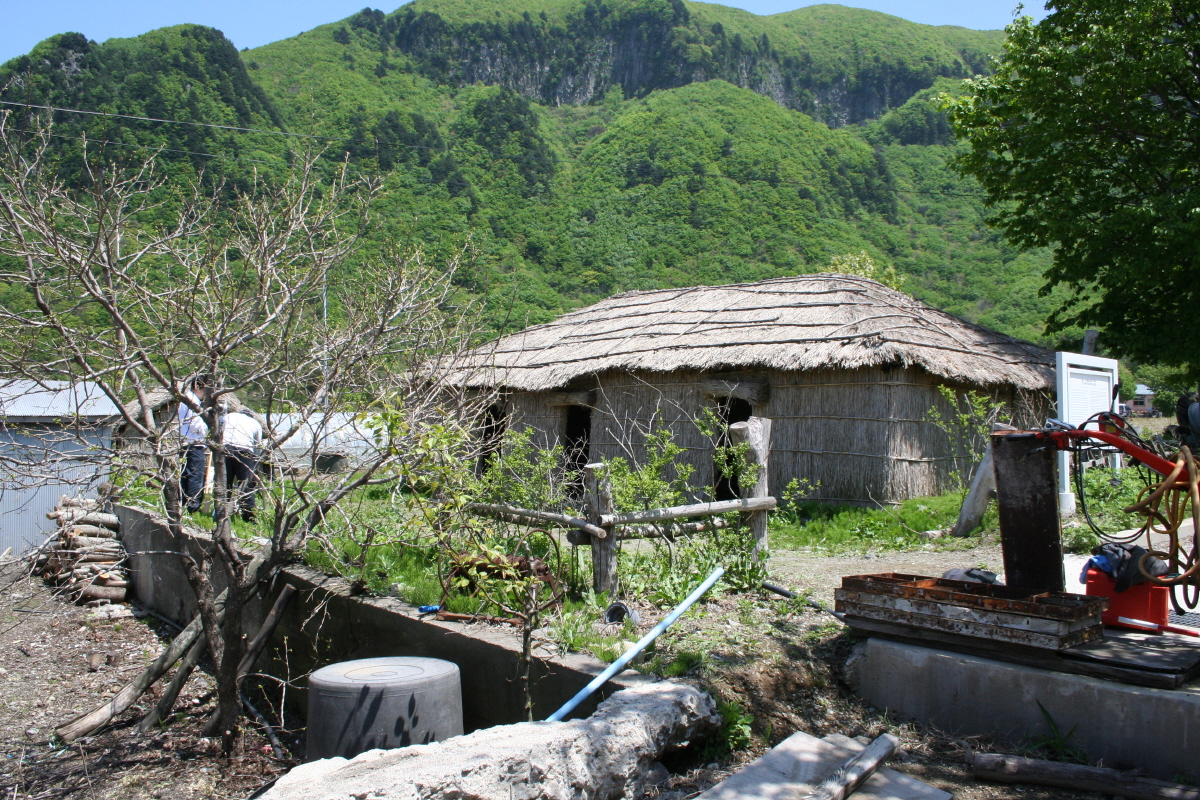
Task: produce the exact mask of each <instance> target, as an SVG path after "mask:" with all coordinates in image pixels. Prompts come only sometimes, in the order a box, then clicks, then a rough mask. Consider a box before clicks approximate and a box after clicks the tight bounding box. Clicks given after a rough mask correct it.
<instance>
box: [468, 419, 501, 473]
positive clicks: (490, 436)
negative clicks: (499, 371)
mask: <svg viewBox="0 0 1200 800" xmlns="http://www.w3.org/2000/svg"><path fill="white" fill-rule="evenodd" d="M478 436H479V459H478V460H477V461H476V462H475V474H476V475H483V473H485V472H487V468H488V467H490V466H491V464H492V461H493V460H494V459H495V458H496V453H497V452H498V451H499V450H500V442H501V441H502V440H503V439H504V408H503V406H501V405H500V404H499V403H497V404H495V405H492V406H490V407H488V410H487V411H486V412H485V413H484V415H483V420H482V421H481V422H480V425H479V433H478Z"/></svg>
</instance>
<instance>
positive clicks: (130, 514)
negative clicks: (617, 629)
mask: <svg viewBox="0 0 1200 800" xmlns="http://www.w3.org/2000/svg"><path fill="white" fill-rule="evenodd" d="M115 511H116V514H117V516H118V518H119V519H120V520H121V530H122V534H121V537H122V540H123V541H124V543H125V546H126V549H127V550H128V551H129V552H130V553H135V554H136V553H139V552H147V551H150V552H149V554H147V555H133V556H131V557H130V574H131V583H132V584H133V589H134V599H136V601H137V602H138V603H140V604H141V605H144V606H146V607H147V608H149V609H151V610H153V611H155V612H157V613H159V614H162V615H163V616H165V617H167V618H168V619H171V620H173V621H175V622H179V623H184V622H187V621H188V620H190V619H191V618H192V616H193V615H194V613H195V601H194V595H193V594H192V590H191V587H190V586H189V585H188V582H187V577H186V576H185V575H184V572H183V569H182V568H181V567H180V565H179V560H178V558H177V557H176V556H175V555H172V554H171V553H172V551H173V550H174V549H175V544H174V542H173V540H172V537H171V535H170V533H169V531H168V530H167V529H166V527H165V526H163V525H162V524H161V523H160V522H158V521H157V520H155V519H154V518H153V517H152V516H150V515H149V514H147V513H145V512H143V511H139V510H136V509H131V508H126V507H124V506H118V507H116V508H115ZM199 541H200V540H199V539H196V540H194V544H195V545H196V546H198V544H199ZM281 580H285V581H287V582H289V583H291V584H292V585H293V586H295V587H296V589H297V590H298V591H297V594H296V598H295V600H294V601H293V602H292V603H291V604H290V605H289V606H288V608H287V610H286V612H285V613H284V616H283V618H282V619H281V621H280V623H279V626H278V627H277V628H276V630H275V634H274V637H273V640H272V642H271V644H270V645H269V646H268V648H267V650H268V652H271V653H275V654H276V655H275V656H273V660H272V661H271V662H270V663H267V664H263V665H260V666H261V667H262V668H263V669H265V670H266V671H267V672H270V673H271V674H273V675H277V676H279V677H281V678H286V679H288V680H291V681H293V682H295V683H296V684H297V685H303V684H305V681H303V680H297V679H299V678H301V677H302V676H305V675H308V674H309V673H311V672H313V671H314V670H316V669H319V668H321V667H323V666H326V665H328V664H334V663H338V662H342V661H352V660H356V659H363V658H377V657H385V656H414V657H420V658H437V659H442V660H444V661H449V662H451V663H453V664H456V665H457V666H458V668H459V671H460V673H461V676H462V703H463V728H464V730H465V731H466V732H468V733H469V732H471V731H475V730H479V729H481V728H490V727H493V726H495V725H506V724H510V723H514V722H519V721H521V720H523V719H525V713H524V708H523V707H522V704H521V696H520V688H519V685H518V683H517V680H516V676H517V669H518V665H519V660H520V641H519V639H518V637H515V636H513V635H512V634H511V632H509V631H503V630H500V629H497V628H492V627H488V626H483V625H463V624H461V623H455V622H438V621H436V620H426V619H421V618H419V616H418V614H417V609H416V608H415V607H413V606H410V605H409V604H407V603H404V602H401V601H399V600H396V599H394V598H390V597H364V596H354V595H352V594H351V591H350V585H349V583H348V582H346V581H344V580H342V579H340V578H336V577H331V576H329V575H325V574H323V573H320V572H317V571H316V570H312V569H309V568H307V567H303V566H293V567H288V568H287V569H285V570H283V572H282V574H281ZM269 610H270V598H263V599H261V600H260V601H259V602H257V603H251V604H250V605H248V606H247V608H246V627H247V630H248V631H249V632H250V633H253V632H254V631H256V630H257V629H258V627H259V625H260V624H261V622H262V619H263V617H264V616H265V615H266V613H267V612H268V611H269ZM283 652H286V654H287V655H286V659H284V658H281V657H279V655H278V654H279V653H283ZM606 666H607V665H606V664H604V663H603V662H601V661H599V660H597V659H595V658H592V657H591V656H585V655H580V654H567V655H562V656H558V657H555V658H552V659H540V660H538V661H537V662H535V664H534V670H533V676H532V681H531V683H532V687H533V688H532V693H533V718H534V719H545V718H546V717H548V716H550V714H552V713H553V712H554V711H555V710H557V709H558V708H560V707H561V706H562V705H563V703H565V702H567V701H568V700H570V699H571V698H572V697H573V696H574V695H575V694H576V693H578V692H579V690H580V689H582V688H583V687H585V686H586V685H587V684H588V683H589V682H590V681H591V680H592V679H593V678H595V677H596V676H597V675H599V674H600V673H601V672H603V671H604V669H605V667H606ZM653 682H654V681H653V679H651V678H648V677H646V676H643V675H640V674H638V673H635V672H631V671H626V672H624V673H622V674H620V675H617V676H615V677H614V678H613V679H612V680H610V681H609V682H608V683H607V684H606V685H605V687H604V688H603V689H601V690H600V691H598V692H597V693H596V694H595V695H593V696H592V697H591V698H590V699H589V700H588V701H585V702H584V703H582V704H581V705H580V707H579V708H578V709H577V710H576V712H575V713H574V714H573V716H575V717H583V716H588V715H589V714H591V713H592V712H593V711H595V710H596V705H597V703H599V702H600V701H602V700H603V699H604V698H606V697H608V696H609V695H611V694H612V693H613V692H616V691H619V690H621V689H625V688H631V687H635V686H645V685H648V684H651V683H653ZM307 694H308V693H307V691H306V690H303V689H301V690H289V691H288V709H287V710H288V712H289V713H291V714H296V715H298V716H301V717H302V716H304V715H305V714H306V709H307V708H308V697H307Z"/></svg>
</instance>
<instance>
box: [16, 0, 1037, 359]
mask: <svg viewBox="0 0 1200 800" xmlns="http://www.w3.org/2000/svg"><path fill="white" fill-rule="evenodd" d="M1000 36H1001V34H1000V33H998V32H979V31H968V30H965V29H961V28H951V27H945V28H936V27H929V26H923V25H916V24H912V23H908V22H905V21H903V20H900V19H897V18H895V17H889V16H887V15H883V14H878V13H875V12H869V11H861V10H855V9H849V8H844V7H841V6H829V5H826V6H814V7H810V8H805V9H800V10H797V11H793V12H789V13H786V14H778V15H775V16H771V17H757V16H755V15H752V14H749V13H747V12H744V11H739V10H736V9H731V8H725V7H722V6H718V5H710V4H704V3H691V2H682V1H681V0H673V1H670V0H512V1H511V2H500V0H474V1H473V2H469V3H468V2H464V0H415V1H414V2H412V3H410V4H408V5H406V6H403V7H401V8H400V9H399V10H397V11H395V12H393V13H391V14H384V13H382V12H379V11H372V10H365V11H363V12H361V13H359V14H356V15H354V16H353V17H351V18H349V19H347V20H343V21H341V22H335V23H332V24H330V25H326V26H322V27H320V28H317V29H315V30H312V31H309V32H306V33H304V34H301V35H300V36H297V37H294V38H292V39H288V40H284V41H280V42H276V43H273V44H270V45H267V46H265V47H261V48H257V49H255V50H252V51H242V52H241V53H238V52H236V50H235V49H234V48H233V46H232V45H231V44H230V43H229V42H227V41H226V40H225V39H224V37H223V36H221V35H220V34H219V33H218V32H216V31H212V30H211V29H206V28H201V27H197V26H179V27H175V28H170V29H165V30H160V31H154V32H151V33H148V34H145V35H144V36H140V37H137V38H134V39H127V40H112V41H109V42H106V43H104V44H100V45H98V44H95V43H91V42H88V40H87V39H86V38H85V37H84V36H82V35H79V34H64V35H61V36H58V37H54V38H52V39H50V40H47V41H46V42H43V43H42V44H40V45H38V47H37V48H35V50H34V51H33V52H32V53H30V54H29V55H28V56H24V57H21V58H18V59H14V60H13V61H10V62H8V63H7V64H5V65H4V66H3V67H0V87H4V88H3V90H2V91H0V97H2V99H4V100H8V101H15V102H24V103H33V104H40V105H54V106H60V107H66V108H74V109H86V110H94V111H107V112H116V113H122V114H131V115H135V116H146V117H156V118H164V119H174V120H183V121H192V122H198V121H203V122H208V123H217V124H221V125H228V126H233V127H241V128H257V129H263V130H269V131H273V132H275V134H279V133H282V132H285V131H286V132H288V133H291V134H304V135H306V136H313V137H318V138H315V139H310V138H301V137H297V136H291V137H287V136H281V135H273V134H268V133H252V132H251V133H247V132H236V131H231V130H227V129H217V128H199V127H194V126H188V125H172V124H166V123H153V122H139V121H133V120H125V119H115V118H112V117H82V116H80V115H77V114H69V113H59V114H58V115H57V119H58V121H59V122H60V124H61V129H60V130H61V132H63V134H64V138H63V153H64V160H68V159H69V158H70V157H71V153H72V152H73V151H72V148H73V147H77V146H78V145H77V142H76V141H75V140H72V139H70V138H69V137H68V136H67V134H69V133H73V134H74V135H81V134H82V133H85V132H86V133H87V135H88V136H92V137H97V138H102V139H103V140H105V141H108V142H112V143H113V144H112V145H111V147H112V148H113V150H114V152H116V151H119V150H120V149H121V148H124V149H125V150H126V151H128V152H130V153H137V154H143V153H144V150H141V149H139V148H140V147H142V146H146V145H151V144H157V145H162V146H165V147H167V148H169V149H168V151H167V152H166V153H165V154H164V155H165V157H166V158H167V159H168V160H169V161H170V163H171V165H172V166H171V169H173V170H176V171H178V172H179V173H180V174H185V173H194V172H196V171H198V170H201V169H203V170H204V171H205V173H206V174H207V175H209V176H220V177H229V178H232V179H234V180H241V179H244V177H245V176H246V175H248V174H250V170H251V169H258V170H260V171H265V172H267V173H268V174H269V173H270V172H271V171H272V170H273V169H276V168H278V167H280V166H282V165H283V164H284V162H285V159H286V158H287V157H288V152H289V150H292V151H294V150H296V149H299V148H302V147H305V146H309V145H310V144H311V143H319V144H320V145H321V146H324V147H325V148H326V149H325V156H324V157H325V158H326V159H327V160H328V161H329V162H330V164H331V165H332V163H333V162H336V161H340V160H348V161H349V162H351V164H352V165H353V167H354V168H355V169H357V170H360V171H362V172H364V173H377V174H380V175H382V176H383V177H384V181H385V191H384V195H383V198H382V201H381V205H380V217H379V218H380V219H381V220H382V221H383V224H382V225H381V229H380V231H379V232H378V233H377V238H378V239H381V240H382V239H383V238H385V237H387V238H391V239H395V240H398V241H400V242H402V243H406V244H413V245H420V246H422V247H424V249H425V250H426V251H427V252H428V253H430V254H431V255H433V256H435V257H445V256H447V255H449V254H450V253H452V252H454V251H455V250H457V249H458V248H460V247H462V246H464V245H466V246H468V247H469V252H470V257H469V258H468V259H467V262H466V263H465V265H464V267H463V269H462V270H461V272H460V281H461V283H462V286H463V288H464V290H466V291H470V292H473V293H478V294H480V295H483V296H485V297H486V298H487V299H488V314H489V319H490V320H491V322H492V323H493V325H494V326H495V327H497V328H511V327H515V326H520V325H523V324H525V323H526V322H527V321H541V320H544V319H547V318H549V317H551V316H553V315H555V314H557V313H559V312H561V311H563V310H566V309H568V308H572V307H576V306H579V305H582V304H586V303H589V302H592V301H594V300H596V299H599V298H600V297H603V296H606V295H608V294H611V293H613V292H617V291H623V290H627V289H638V288H652V287H659V286H667V285H688V284H694V283H722V282H730V281H738V280H753V279H758V278H766V277H772V276H778V275H785V274H795V273H800V272H812V271H818V270H820V269H822V268H823V267H825V266H826V265H827V264H828V262H829V259H830V258H831V257H832V256H835V255H839V254H842V253H846V252H852V251H853V252H857V251H860V250H866V251H868V252H870V253H871V254H872V255H873V256H874V257H875V258H876V259H877V260H881V261H884V262H887V263H893V264H895V265H896V267H897V268H898V269H899V270H900V271H901V272H902V273H904V274H906V275H907V276H908V277H909V285H908V288H909V290H910V291H912V292H913V293H914V294H916V295H917V296H919V297H921V298H923V299H925V300H927V301H929V302H931V303H933V304H935V305H938V306H940V307H943V308H946V309H948V310H951V311H953V312H956V313H959V314H961V315H963V316H965V317H968V318H970V319H973V320H978V321H980V322H983V323H984V324H988V325H991V326H993V327H996V328H998V329H1000V330H1004V331H1006V332H1010V333H1013V334H1016V335H1020V336H1025V337H1033V338H1036V337H1038V336H1039V335H1040V332H1041V321H1042V318H1043V315H1044V311H1045V309H1046V306H1047V304H1048V301H1047V300H1046V299H1044V298H1041V299H1039V298H1038V297H1037V296H1036V289H1037V287H1038V286H1039V285H1040V278H1039V276H1040V273H1041V271H1042V269H1043V267H1044V264H1045V262H1046V260H1047V255H1046V254H1045V253H1018V252H1014V251H1012V250H1011V249H1009V248H1008V247H1007V246H1006V245H1004V244H1003V243H1002V242H1001V241H1000V239H999V237H998V236H997V235H996V234H994V233H993V232H992V231H990V230H989V229H988V228H987V227H986V226H985V225H984V222H983V220H984V210H983V208H982V205H981V202H980V199H979V197H978V192H977V189H976V187H975V186H974V185H973V184H972V183H971V182H970V181H967V180H965V179H962V178H960V177H958V176H957V175H956V174H955V173H954V172H953V171H952V170H951V169H950V168H949V167H948V161H949V159H950V158H951V157H952V156H953V154H954V151H955V144H954V142H953V138H952V134H951V133H950V131H949V129H948V126H947V124H946V120H945V118H944V116H943V115H942V114H941V112H940V111H939V110H938V108H937V105H936V96H937V95H938V94H939V93H941V92H953V91H955V89H956V87H957V85H958V82H959V80H960V79H961V78H962V77H966V76H969V75H971V74H974V73H976V72H978V71H980V70H985V69H987V65H988V63H989V62H988V58H989V57H990V56H991V55H993V54H995V53H997V52H998V50H999V44H1000ZM21 113H24V112H21ZM370 249H371V248H367V251H370ZM370 255H371V253H370V252H364V255H363V257H370Z"/></svg>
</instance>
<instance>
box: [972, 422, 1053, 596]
mask: <svg viewBox="0 0 1200 800" xmlns="http://www.w3.org/2000/svg"><path fill="white" fill-rule="evenodd" d="M991 449H992V465H993V468H994V470H995V472H996V509H997V511H998V512H999V515H1000V545H1001V548H1002V549H1003V551H1004V581H1005V583H1007V584H1008V585H1009V586H1015V587H1019V588H1022V589H1030V590H1032V591H1034V592H1061V591H1063V589H1064V588H1065V587H1066V578H1065V577H1064V575H1063V563H1062V526H1061V522H1060V521H1059V517H1058V471H1057V460H1058V450H1057V449H1055V447H1054V445H1053V443H1051V442H1050V441H1048V440H1045V439H1036V438H1034V436H1033V434H1023V433H994V434H992V447H991Z"/></svg>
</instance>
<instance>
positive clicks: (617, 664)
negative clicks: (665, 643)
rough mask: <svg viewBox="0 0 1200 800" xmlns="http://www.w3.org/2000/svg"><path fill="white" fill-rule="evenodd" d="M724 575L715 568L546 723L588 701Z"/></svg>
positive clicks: (723, 572) (557, 719) (720, 570)
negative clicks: (660, 620)
mask: <svg viewBox="0 0 1200 800" xmlns="http://www.w3.org/2000/svg"><path fill="white" fill-rule="evenodd" d="M724 574H725V568H724V567H717V568H716V569H714V570H713V571H712V574H711V575H709V576H708V577H707V578H705V579H704V583H702V584H700V585H699V586H697V587H696V590H695V591H694V592H692V593H691V594H689V595H688V596H687V599H686V600H684V601H683V602H682V603H680V604H679V605H678V606H676V607H675V610H674V611H672V612H671V613H670V614H667V615H666V616H665V617H663V619H662V622H659V623H658V624H657V625H655V626H654V627H653V628H652V629H651V630H650V632H649V633H647V634H646V635H645V636H643V637H642V638H641V639H640V640H638V643H637V644H635V645H634V646H633V647H631V648H629V649H628V650H626V651H625V655H623V656H621V657H620V658H618V659H617V660H616V661H614V662H613V663H611V664H609V665H608V669H606V670H604V672H601V673H600V674H599V675H597V676H596V677H595V678H594V679H593V680H592V682H591V683H589V684H588V685H587V686H585V687H583V688H582V689H580V690H579V694H577V695H575V696H574V697H572V698H571V699H570V700H568V701H567V702H566V703H565V704H564V705H563V707H562V708H560V709H559V710H558V711H555V712H554V713H553V714H551V715H550V716H548V717H546V721H547V722H558V721H560V720H561V719H562V718H563V717H565V716H566V715H567V714H570V713H571V712H572V711H574V710H575V707H576V706H577V705H579V704H580V703H582V702H583V701H584V700H586V699H588V697H589V696H590V695H591V694H592V692H594V691H596V690H597V689H599V688H600V687H601V686H603V685H604V684H605V683H607V682H608V679H609V678H611V677H612V676H613V675H616V674H617V673H618V672H620V671H621V670H623V669H625V665H626V664H628V663H629V662H630V661H633V659H634V658H636V657H637V654H638V653H640V652H642V651H643V650H645V649H646V648H647V647H648V646H649V645H650V643H651V642H653V641H654V640H655V639H657V638H658V637H659V636H660V635H661V634H662V632H663V631H665V630H666V629H667V628H669V627H671V626H672V625H674V624H675V620H677V619H679V618H680V617H682V616H683V614H684V612H685V611H687V610H688V609H689V608H691V607H692V605H693V604H694V603H695V602H696V601H697V600H699V599H700V598H701V597H703V596H704V593H705V592H707V591H708V590H709V589H711V588H712V587H713V584H714V583H716V582H717V581H718V580H720V579H721V576H722V575H724Z"/></svg>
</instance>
